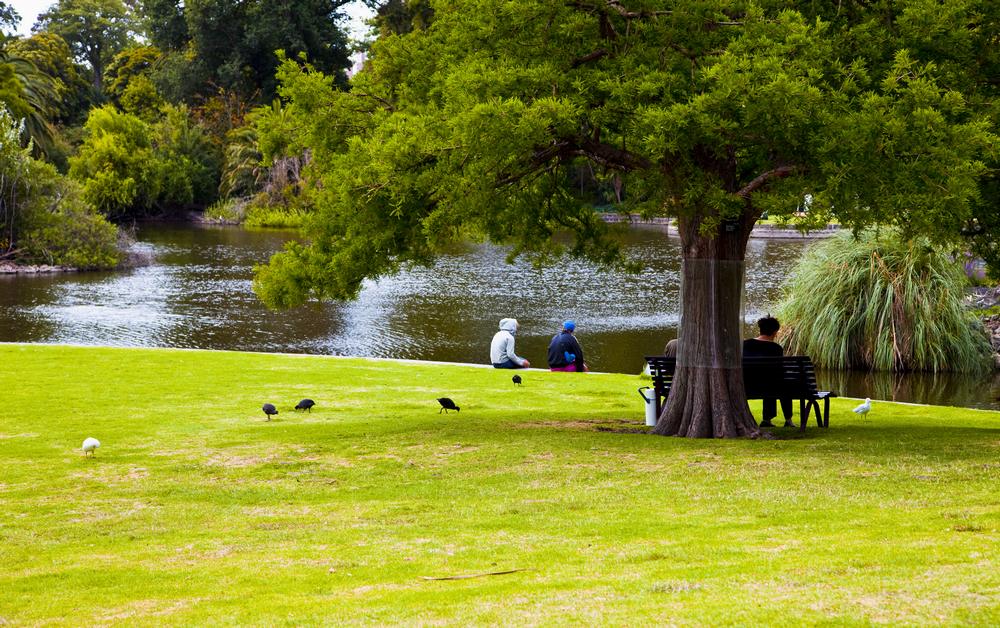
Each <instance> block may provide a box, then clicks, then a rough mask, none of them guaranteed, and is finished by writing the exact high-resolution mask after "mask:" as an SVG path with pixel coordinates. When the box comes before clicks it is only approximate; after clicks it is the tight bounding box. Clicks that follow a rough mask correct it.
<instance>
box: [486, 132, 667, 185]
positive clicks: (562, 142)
mask: <svg viewBox="0 0 1000 628" xmlns="http://www.w3.org/2000/svg"><path fill="white" fill-rule="evenodd" d="M565 157H586V158H587V159H590V160H591V161H594V162H596V163H599V164H601V165H602V166H604V167H606V168H611V169H613V170H621V171H623V172H629V171H632V170H646V169H648V168H652V167H653V162H652V161H650V160H649V159H647V158H646V157H644V156H642V155H638V154H636V153H632V152H629V151H627V150H625V149H622V148H616V147H614V146H611V145H609V144H604V143H602V142H599V141H596V140H594V139H590V138H560V139H556V140H554V141H553V143H552V144H551V145H549V146H545V147H541V148H538V149H536V150H535V153H534V154H533V155H532V156H531V160H530V162H529V164H528V166H527V167H526V168H525V169H523V170H522V171H520V172H518V173H516V174H512V175H508V176H506V177H503V178H501V179H498V180H497V182H496V185H497V186H498V187H500V186H504V185H510V184H512V183H516V182H517V181H520V180H521V179H523V178H524V177H526V176H528V175H530V174H531V173H532V172H535V171H536V170H539V169H542V168H544V167H545V165H546V164H547V163H548V162H550V161H552V160H553V159H561V158H565Z"/></svg>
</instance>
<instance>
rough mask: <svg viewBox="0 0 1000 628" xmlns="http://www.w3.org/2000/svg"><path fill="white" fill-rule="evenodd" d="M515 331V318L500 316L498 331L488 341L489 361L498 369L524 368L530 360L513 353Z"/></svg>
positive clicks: (528, 364)
mask: <svg viewBox="0 0 1000 628" xmlns="http://www.w3.org/2000/svg"><path fill="white" fill-rule="evenodd" d="M516 333H517V319H516V318H501V319H500V331H498V332H497V333H496V334H494V335H493V342H491V343H490V362H492V363H493V368H498V369H526V368H528V367H529V366H531V362H528V361H527V360H526V359H524V358H522V357H520V356H518V355H517V354H516V353H514V334H516Z"/></svg>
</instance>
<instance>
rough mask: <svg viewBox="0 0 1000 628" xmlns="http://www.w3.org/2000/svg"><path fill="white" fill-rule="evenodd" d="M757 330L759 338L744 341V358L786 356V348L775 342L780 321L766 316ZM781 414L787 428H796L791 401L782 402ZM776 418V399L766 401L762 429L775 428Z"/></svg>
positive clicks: (759, 322) (758, 323)
mask: <svg viewBox="0 0 1000 628" xmlns="http://www.w3.org/2000/svg"><path fill="white" fill-rule="evenodd" d="M757 328H758V329H759V330H760V335H759V336H757V337H756V338H747V339H746V340H744V341H743V357H744V358H752V357H771V356H773V357H779V358H780V357H781V356H783V355H785V349H784V347H782V346H781V345H779V344H778V343H777V342H775V341H774V339H775V338H776V337H777V336H778V330H779V329H781V323H779V322H778V319H776V318H773V317H771V316H765V317H764V318H762V319H760V320H759V321H757ZM781 413H782V414H783V415H785V427H795V424H794V423H792V400H791V399H782V400H781ZM776 416H778V407H777V404H776V403H775V399H764V403H763V411H762V414H761V422H760V427H774V424H772V423H771V419H773V418H774V417H776Z"/></svg>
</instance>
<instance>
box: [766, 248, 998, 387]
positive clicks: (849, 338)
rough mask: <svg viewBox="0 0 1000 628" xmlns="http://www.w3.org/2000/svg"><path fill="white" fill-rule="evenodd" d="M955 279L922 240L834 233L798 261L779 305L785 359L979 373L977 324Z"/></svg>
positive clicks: (956, 271) (986, 353)
mask: <svg viewBox="0 0 1000 628" xmlns="http://www.w3.org/2000/svg"><path fill="white" fill-rule="evenodd" d="M964 286H965V276H964V274H963V272H962V270H961V268H960V267H959V265H958V264H957V263H956V262H954V261H953V260H952V259H951V258H950V256H949V255H947V254H946V253H945V252H943V251H941V250H940V249H937V248H935V247H933V246H932V245H931V244H930V243H929V242H927V241H926V240H920V241H904V240H902V239H900V238H899V237H898V236H897V235H896V234H894V233H883V234H882V235H881V237H879V236H877V235H876V234H873V233H864V234H862V235H861V236H860V237H859V238H858V239H854V238H853V237H852V236H851V235H850V234H848V233H844V234H840V235H837V236H834V237H832V238H830V239H829V240H826V241H825V242H822V243H820V244H817V245H815V246H814V247H812V248H811V249H810V250H809V251H807V252H806V254H805V255H804V256H803V257H802V259H801V260H800V262H799V265H798V267H797V268H796V270H795V272H794V274H793V277H792V279H791V282H790V294H789V296H788V298H787V299H786V300H785V302H784V303H782V305H781V306H780V316H781V318H782V324H783V329H784V330H785V333H784V337H785V340H784V343H785V346H786V353H792V354H801V355H809V356H812V358H813V361H814V362H815V363H816V364H817V365H818V366H822V367H826V368H841V369H852V368H853V369H874V370H887V371H908V370H917V371H963V372H975V371H982V370H985V369H987V368H989V366H990V364H991V362H992V361H991V359H990V355H991V348H990V344H989V341H988V340H987V337H986V335H985V333H984V332H983V328H982V324H981V323H980V322H979V321H978V320H975V319H974V318H973V317H972V316H971V315H970V314H969V313H968V312H966V311H965V309H964V308H963V306H962V298H963V292H964Z"/></svg>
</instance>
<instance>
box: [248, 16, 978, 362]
mask: <svg viewBox="0 0 1000 628" xmlns="http://www.w3.org/2000/svg"><path fill="white" fill-rule="evenodd" d="M938 4H939V3H937V2H929V0H910V1H909V2H906V3H905V7H903V9H902V10H901V11H899V12H888V13H887V12H886V11H884V10H883V9H884V7H882V5H881V4H879V5H877V6H871V7H869V6H867V5H865V6H861V5H856V6H855V5H852V6H851V7H850V10H845V11H840V10H839V7H834V8H830V7H828V6H827V4H825V3H808V2H802V3H786V2H765V3H759V4H751V3H732V2H722V1H721V0H720V1H702V2H697V3H693V4H690V5H685V8H684V10H672V11H666V12H663V13H661V14H657V15H653V14H652V13H646V12H643V11H640V10H638V9H636V8H631V7H630V9H626V8H625V7H624V6H619V5H618V4H613V5H612V4H609V5H607V6H604V5H596V6H590V5H581V4H578V3H568V4H558V3H556V4H551V3H538V2H534V1H530V0H516V1H509V0H474V1H463V2H458V1H445V0H442V1H439V2H435V3H433V5H432V6H433V20H432V21H431V22H430V25H429V26H427V27H426V28H423V27H422V28H416V29H413V30H411V31H409V32H406V33H405V34H402V35H395V34H387V35H386V36H384V37H382V38H380V39H379V40H378V41H377V42H376V43H375V44H374V45H373V47H372V50H371V58H370V61H369V65H368V67H367V69H366V70H365V71H363V72H362V73H360V74H359V75H357V76H356V77H354V78H353V79H352V91H351V92H350V93H344V92H341V91H338V90H337V88H336V83H335V81H334V80H332V79H331V78H330V77H327V76H324V75H323V74H322V73H321V72H317V71H315V70H314V69H313V68H310V67H309V66H299V65H298V64H296V63H292V62H290V61H286V62H285V63H284V65H282V66H281V68H279V71H278V76H279V78H280V79H281V81H282V88H281V90H280V94H281V96H282V97H283V98H284V99H285V100H286V102H287V105H286V108H287V110H288V113H287V116H288V117H289V118H291V121H290V122H288V121H284V120H277V119H272V120H268V121H267V122H266V123H264V126H265V127H268V125H270V127H271V128H273V129H275V130H279V129H280V131H281V132H280V133H274V136H276V137H278V138H280V140H281V142H282V143H283V144H284V145H286V146H287V147H288V148H287V149H285V151H286V153H291V151H293V150H297V151H305V150H309V151H311V155H312V165H311V166H310V169H309V177H310V180H311V182H312V185H315V187H316V188H317V190H316V194H315V200H316V204H317V207H318V212H319V217H318V218H317V219H316V220H311V221H309V222H308V225H307V228H308V230H309V231H308V235H309V236H310V238H311V241H312V244H311V245H310V246H311V248H302V247H298V246H296V247H293V248H290V249H289V251H287V252H286V253H283V254H280V255H279V256H278V257H276V258H275V260H276V261H275V268H274V272H269V273H267V274H266V277H267V279H266V280H265V279H264V275H262V276H261V277H260V278H259V280H258V283H257V287H258V289H259V290H260V291H261V292H260V294H263V293H267V294H285V295H291V294H295V295H299V296H308V297H309V298H319V299H323V298H345V297H350V296H352V295H354V294H356V293H357V290H358V288H359V286H360V285H361V282H362V281H363V280H364V279H366V278H372V277H378V276H381V275H384V274H387V273H392V272H394V271H395V270H396V269H397V268H398V267H399V266H400V265H401V264H405V263H425V262H427V261H429V260H430V259H432V258H433V256H434V255H435V253H436V252H437V251H439V250H441V248H442V247H443V246H444V245H445V244H446V243H448V242H449V241H450V240H453V239H458V238H464V237H468V236H469V235H472V236H473V237H478V238H486V239H490V240H492V241H494V242H497V243H500V244H506V245H509V246H511V247H512V252H513V253H512V254H513V255H518V254H522V253H525V254H529V255H531V256H533V257H534V258H535V259H536V260H545V259H549V258H551V256H552V255H554V254H559V253H561V252H563V251H564V250H565V249H564V248H563V246H562V245H561V244H560V241H559V240H558V239H557V238H556V237H555V236H556V234H563V233H566V232H567V231H568V232H570V233H571V234H572V236H573V237H572V240H571V241H570V244H569V245H568V251H569V252H570V253H572V254H575V255H581V256H587V257H590V258H592V259H594V260H596V261H599V262H602V263H605V264H616V263H620V262H621V259H620V258H619V257H618V255H617V249H616V247H615V244H614V242H613V240H612V239H611V238H610V237H609V235H608V230H607V228H606V227H605V226H604V224H603V223H602V222H601V221H600V220H599V219H598V218H597V217H596V216H595V215H594V212H592V211H591V210H590V208H589V207H587V206H586V204H585V203H583V202H581V199H580V198H578V197H577V193H576V191H575V189H574V187H575V186H574V183H575V175H576V173H578V172H580V171H581V169H584V170H589V171H592V172H594V177H595V179H596V180H619V181H621V182H622V183H623V185H624V189H625V190H626V194H625V205H624V207H623V209H628V210H631V211H639V212H642V213H644V214H646V215H648V216H663V215H668V216H676V217H677V218H678V224H679V226H680V228H681V232H682V238H683V239H684V240H685V243H686V244H687V246H685V249H684V250H685V251H687V252H692V251H699V252H701V253H700V254H702V255H705V254H708V253H706V252H707V251H713V253H712V254H721V253H720V252H721V251H723V250H730V249H727V248H725V247H723V246H722V245H721V244H717V243H718V242H720V240H719V239H718V238H719V237H721V236H720V234H722V233H723V232H724V230H725V229H727V228H729V229H734V230H736V231H737V232H739V233H743V234H747V233H749V230H750V228H751V227H752V225H753V223H754V222H755V221H756V220H757V218H759V217H760V216H761V215H762V214H763V213H764V212H767V213H768V214H769V215H770V217H771V218H772V219H782V218H783V217H788V216H790V215H791V214H792V213H793V212H794V211H795V209H796V207H797V206H798V205H799V204H800V203H801V199H802V198H803V196H804V195H805V194H807V193H808V194H812V196H813V199H814V201H813V204H812V207H811V210H810V213H809V220H810V221H814V222H815V224H823V223H825V222H827V221H828V220H829V219H830V218H836V219H837V220H839V221H840V222H841V223H843V224H845V225H847V226H849V227H852V228H861V227H863V226H864V225H867V224H872V223H879V224H892V225H897V226H899V227H900V228H903V229H906V230H908V231H909V232H911V233H914V234H916V233H925V234H935V236H936V237H949V236H950V235H951V234H954V233H955V232H956V227H957V225H959V224H961V223H962V222H963V221H964V220H966V219H967V218H968V217H969V215H970V212H971V201H973V200H974V199H975V197H976V196H977V194H978V190H977V185H978V182H979V177H980V176H981V175H982V174H983V172H984V170H985V168H984V164H983V162H982V157H983V154H984V153H986V152H988V151H990V150H992V149H993V147H994V146H995V145H996V137H995V135H994V134H993V133H992V131H991V128H990V126H989V124H988V122H987V121H986V119H985V117H984V112H983V111H982V108H981V107H980V106H979V104H977V102H976V101H974V100H971V99H969V98H966V97H965V95H964V94H963V93H962V92H961V91H959V90H960V88H962V87H965V86H967V85H968V83H963V84H958V83H956V82H955V81H952V78H953V72H955V71H957V70H958V68H960V66H959V65H958V64H954V63H949V64H948V66H947V71H943V70H942V69H941V68H940V67H939V66H938V65H936V63H935V60H934V59H931V58H928V57H929V56H930V55H931V51H930V49H929V48H927V46H924V47H923V48H921V49H920V53H919V54H918V53H917V52H911V51H910V50H909V48H908V47H907V42H909V41H910V40H911V39H912V40H914V41H916V40H919V41H923V42H925V43H926V42H929V41H931V40H932V39H933V38H928V37H927V36H926V33H928V32H932V33H933V32H935V30H940V29H941V28H946V27H947V28H950V29H951V30H949V33H948V36H949V37H952V36H953V37H954V38H956V41H957V40H960V39H961V38H962V37H963V35H962V34H961V33H958V32H955V31H957V30H961V29H963V28H964V27H962V26H957V25H958V24H962V23H963V21H962V20H957V19H956V21H955V22H950V21H947V20H945V21H942V20H940V19H934V21H933V24H931V25H928V24H927V21H928V20H931V19H932V17H933V16H932V14H931V13H929V12H928V10H929V9H930V8H931V5H934V6H937V5H938ZM981 6H982V3H975V2H970V3H969V4H965V5H962V6H961V7H960V8H952V9H950V11H951V12H952V13H953V14H954V15H953V16H952V17H955V16H956V15H961V16H963V19H972V20H975V19H978V18H977V17H976V16H977V13H976V12H977V11H978V10H979V9H980V8H981ZM894 21H899V22H900V23H899V25H898V27H897V25H895V24H894ZM949 24H950V25H951V26H948V25H949ZM897 28H899V29H901V30H902V33H903V34H899V33H897V32H896V30H895V29H897ZM924 51H926V55H924V56H921V55H922V54H923V52H924ZM951 52H953V53H955V54H960V52H959V51H956V50H953V51H951ZM968 61H969V63H970V65H974V63H975V62H974V61H972V60H971V59H968ZM970 72H973V71H970ZM267 130H268V129H267V128H263V129H262V128H258V133H259V135H260V137H261V138H266V137H267V136H268V134H267ZM264 152H265V154H266V153H267V151H266V150H265V151H264ZM698 238H701V239H702V241H700V242H698V243H697V244H696V243H695V241H696V240H697V239H698ZM561 242H565V240H562V241H561ZM361 243H364V244H361ZM727 254H732V255H735V256H737V257H741V256H742V251H741V250H740V251H738V252H734V253H727ZM291 258H295V259H291ZM278 260H280V261H278ZM279 268H280V269H288V270H289V271H290V272H293V276H292V277H290V281H293V282H294V283H296V284H297V286H298V288H297V289H296V290H269V289H267V288H266V287H265V286H264V284H265V283H266V282H267V281H281V279H280V277H281V275H282V271H280V270H278V269H279ZM269 304H270V305H275V306H277V305H294V304H295V302H269ZM729 341H730V339H726V341H725V342H729Z"/></svg>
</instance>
